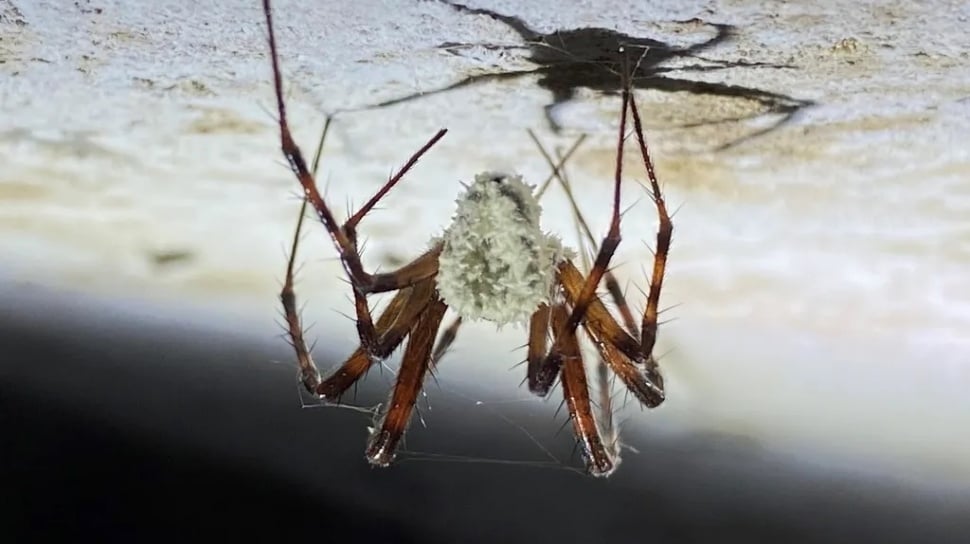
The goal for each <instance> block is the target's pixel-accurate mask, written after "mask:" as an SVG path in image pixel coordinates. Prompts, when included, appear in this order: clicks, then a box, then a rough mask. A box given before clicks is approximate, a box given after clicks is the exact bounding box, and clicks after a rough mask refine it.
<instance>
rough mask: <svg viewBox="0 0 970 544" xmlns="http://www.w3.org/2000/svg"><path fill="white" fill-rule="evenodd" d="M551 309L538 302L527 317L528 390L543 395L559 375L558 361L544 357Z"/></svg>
mask: <svg viewBox="0 0 970 544" xmlns="http://www.w3.org/2000/svg"><path fill="white" fill-rule="evenodd" d="M551 315H552V310H551V309H550V308H549V305H548V304H540V305H539V308H538V309H537V310H536V311H535V313H533V314H532V317H531V318H530V319H529V344H528V348H527V349H528V352H527V355H526V359H525V360H526V361H527V368H528V371H527V374H526V378H527V380H528V382H529V391H530V392H532V393H533V394H535V395H537V396H540V397H544V396H546V395H548V394H549V390H550V389H551V388H552V384H553V382H555V381H556V377H557V376H559V370H560V366H561V365H560V362H561V361H556V360H552V361H550V360H549V359H548V358H547V357H546V353H547V350H548V345H549V326H550V321H549V320H550V316H551ZM547 363H548V364H547Z"/></svg>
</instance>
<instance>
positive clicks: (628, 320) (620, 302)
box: [529, 129, 638, 335]
mask: <svg viewBox="0 0 970 544" xmlns="http://www.w3.org/2000/svg"><path fill="white" fill-rule="evenodd" d="M584 136H585V135H584ZM529 137H531V138H532V141H533V142H534V143H535V144H536V147H537V148H538V149H539V153H540V154H541V155H542V157H543V158H544V159H545V160H546V163H548V164H549V166H550V167H553V173H552V178H555V179H556V180H558V181H559V186H560V187H562V189H563V192H564V193H565V194H566V198H567V200H568V201H569V206H570V207H571V208H572V212H573V219H574V220H575V221H576V224H577V225H578V226H579V228H580V230H581V233H580V236H585V237H586V240H587V242H588V243H589V244H590V246H593V247H595V246H596V239H595V238H594V237H593V232H592V231H591V230H590V228H589V224H588V223H587V222H586V218H585V217H583V213H582V212H581V211H580V209H579V204H578V203H577V202H576V196H575V195H574V194H573V189H572V186H571V185H570V184H569V183H568V182H567V181H566V177H565V175H564V172H563V171H561V170H560V169H557V168H555V167H554V165H555V164H556V163H555V161H554V160H553V158H552V155H550V154H549V152H548V151H547V150H546V149H545V147H543V145H542V142H540V141H539V137H538V136H536V134H535V131H533V130H532V129H529ZM568 154H569V153H568V152H567V156H568ZM559 161H560V162H562V161H563V158H562V157H560V158H559ZM582 254H583V255H584V256H585V252H583V253H582ZM603 282H604V283H605V284H606V290H607V292H608V293H609V294H610V297H611V298H612V299H613V302H614V303H615V304H616V307H617V309H618V310H619V312H620V317H621V318H622V319H623V325H624V326H625V327H626V329H627V331H628V332H629V333H630V334H634V335H635V334H637V332H638V331H637V325H636V321H635V320H634V318H633V312H632V311H631V310H630V306H629V305H628V304H627V302H626V297H625V296H624V295H623V288H621V287H620V282H618V281H617V280H616V276H615V275H613V272H612V271H610V270H607V271H606V273H605V274H603Z"/></svg>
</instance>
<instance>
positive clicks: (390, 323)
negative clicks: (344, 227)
mask: <svg viewBox="0 0 970 544" xmlns="http://www.w3.org/2000/svg"><path fill="white" fill-rule="evenodd" d="M433 293H434V281H433V280H431V279H427V280H424V281H421V282H419V283H417V284H415V285H413V286H411V287H405V288H404V289H401V290H400V291H398V292H397V293H396V294H395V295H394V298H392V299H391V302H390V303H389V304H388V305H387V308H385V309H384V312H383V313H381V315H380V317H378V318H377V325H376V329H377V333H378V339H377V343H376V345H375V346H374V349H373V351H371V352H368V351H367V350H365V349H364V347H363V346H361V347H358V348H357V349H356V350H354V353H352V354H351V355H350V357H348V358H347V360H346V361H344V363H343V364H342V365H341V366H340V368H338V369H337V370H335V371H334V372H333V373H331V375H330V376H329V377H328V378H327V379H325V380H323V381H321V382H319V383H318V384H317V385H316V386H315V387H314V388H313V389H311V391H312V392H313V393H315V394H316V395H319V396H320V398H322V399H326V400H334V401H335V400H339V398H340V396H341V395H343V394H344V392H345V391H347V389H349V388H350V386H351V385H353V384H354V383H356V382H357V380H359V379H361V378H362V377H363V376H364V374H366V373H367V371H368V370H370V368H371V367H372V366H373V365H374V364H375V363H376V362H378V361H380V360H383V359H386V358H387V357H389V356H390V355H391V353H393V352H394V350H395V349H397V347H398V346H400V345H401V342H403V341H404V338H405V337H406V336H407V334H408V331H409V330H410V328H411V325H412V324H413V323H414V321H415V320H416V319H417V318H418V316H419V315H421V313H422V312H424V311H425V310H426V309H427V306H428V303H429V302H430V300H431V295H432V294H433ZM308 389H309V387H308Z"/></svg>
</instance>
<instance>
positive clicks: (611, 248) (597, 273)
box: [553, 81, 630, 353]
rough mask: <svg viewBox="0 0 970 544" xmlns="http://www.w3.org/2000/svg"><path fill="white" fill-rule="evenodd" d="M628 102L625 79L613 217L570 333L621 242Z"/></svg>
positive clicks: (575, 308) (578, 301)
mask: <svg viewBox="0 0 970 544" xmlns="http://www.w3.org/2000/svg"><path fill="white" fill-rule="evenodd" d="M629 103H630V86H629V84H628V83H627V82H626V81H624V86H623V113H622V115H621V116H620V130H619V138H617V144H616V175H615V179H614V184H613V217H612V219H611V220H610V230H609V231H608V232H607V234H606V237H604V238H603V242H602V243H601V244H600V249H599V252H598V253H597V255H596V260H595V261H594V263H593V269H592V270H590V272H589V276H587V277H586V282H585V284H584V285H583V289H582V292H581V294H580V296H579V297H578V298H576V299H575V300H573V301H572V306H573V310H572V313H571V314H570V315H569V320H568V321H567V322H566V326H567V327H568V328H569V330H571V331H573V332H575V331H576V328H577V327H579V324H580V323H581V322H582V320H583V318H584V316H585V314H586V311H587V310H588V308H589V306H590V304H592V302H593V301H594V300H596V289H597V288H598V287H599V284H600V280H601V279H602V278H603V274H605V273H606V271H607V270H608V269H609V266H610V259H612V258H613V254H614V253H615V252H616V248H617V246H619V245H620V184H621V183H620V182H621V180H622V177H623V144H624V137H625V135H626V117H627V108H628V105H629ZM560 338H568V335H561V336H560ZM558 343H559V342H558V341H557V345H554V346H553V353H555V352H556V351H558V349H557V348H561V346H559V345H558Z"/></svg>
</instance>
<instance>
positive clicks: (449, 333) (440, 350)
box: [431, 316, 462, 371]
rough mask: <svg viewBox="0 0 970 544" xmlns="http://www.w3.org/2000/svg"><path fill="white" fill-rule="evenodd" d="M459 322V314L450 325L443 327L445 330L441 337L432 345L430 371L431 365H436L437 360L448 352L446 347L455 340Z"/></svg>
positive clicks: (460, 320) (459, 326)
mask: <svg viewBox="0 0 970 544" xmlns="http://www.w3.org/2000/svg"><path fill="white" fill-rule="evenodd" d="M461 323H462V319H461V316H458V317H456V318H455V320H454V321H452V322H451V325H448V328H446V329H445V332H443V333H442V334H441V338H439V339H438V343H437V344H435V346H434V351H432V352H431V366H432V371H433V370H434V368H433V367H436V366H438V362H439V361H441V358H442V357H444V356H445V353H447V352H448V348H450V347H451V345H452V344H453V343H454V342H455V338H457V337H458V329H460V328H461Z"/></svg>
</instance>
